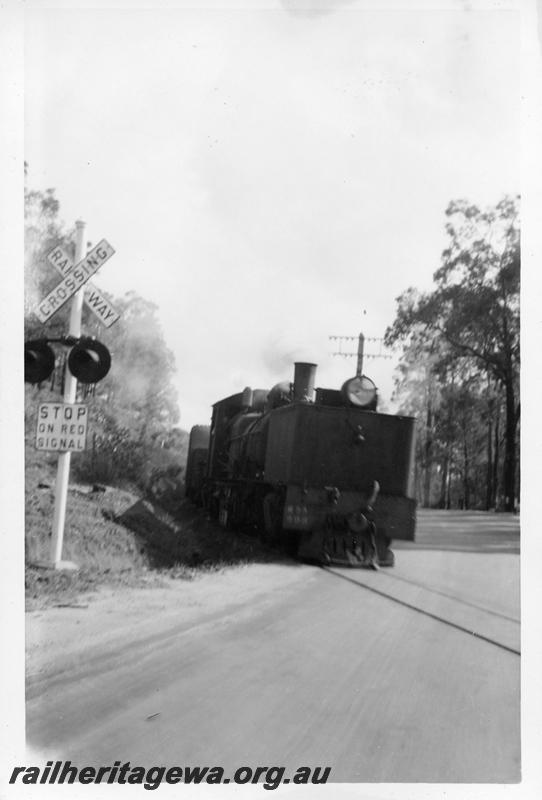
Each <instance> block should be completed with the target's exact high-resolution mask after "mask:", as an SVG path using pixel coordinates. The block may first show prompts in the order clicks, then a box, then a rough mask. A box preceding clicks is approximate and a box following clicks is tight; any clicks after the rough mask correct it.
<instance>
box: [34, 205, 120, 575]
mask: <svg viewBox="0 0 542 800" xmlns="http://www.w3.org/2000/svg"><path fill="white" fill-rule="evenodd" d="M75 228H76V232H75V263H72V261H71V259H70V258H69V256H67V255H66V254H65V253H64V251H63V250H62V248H60V247H55V248H54V250H52V251H51V253H49V255H48V260H49V262H50V263H51V264H52V265H53V266H54V267H55V268H56V269H57V270H58V271H59V272H60V273H61V274H62V276H63V280H62V281H61V282H60V283H58V284H57V285H56V286H55V287H54V289H52V290H51V291H50V292H49V294H48V295H47V297H44V298H43V300H41V301H40V302H39V303H38V304H37V306H36V308H35V309H34V312H35V314H36V316H37V317H38V319H39V320H40V322H42V323H45V322H47V321H48V320H49V319H50V318H51V317H52V316H53V315H54V314H56V312H57V311H58V310H59V309H60V308H62V307H63V306H64V305H65V303H67V302H68V300H70V299H71V301H72V303H71V311H70V324H69V330H68V336H67V337H66V339H67V341H66V343H69V342H71V341H73V342H74V343H76V345H75V347H73V349H72V351H71V353H70V357H69V358H68V367H69V369H66V371H65V378H64V402H63V403H42V404H41V405H40V407H39V412H38V428H37V432H36V447H37V449H38V450H57V451H58V453H59V456H58V467H57V476H56V486H55V510H54V516H53V530H52V534H51V549H50V561H49V562H48V563H47V564H46V565H45V566H51V567H53V568H54V569H77V568H78V567H77V565H76V564H74V563H73V562H71V561H62V543H63V539H64V523H65V521H66V503H67V498H68V479H69V473H70V460H71V452H72V450H75V451H77V450H84V449H85V440H86V432H87V417H88V408H87V406H86V405H84V404H81V403H79V404H76V402H75V400H76V397H77V378H76V377H75V374H77V375H78V376H79V379H80V380H81V381H82V382H83V383H92V382H94V381H95V380H100V377H103V376H104V375H105V374H106V373H107V370H108V369H109V365H110V363H111V359H110V356H109V352H108V350H107V348H106V347H104V346H103V345H101V344H100V343H99V342H94V340H92V339H89V337H87V338H86V339H85V338H83V339H81V316H82V309H83V300H84V299H85V298H84V291H85V288H86V284H87V283H88V281H89V278H91V277H92V275H94V274H95V273H96V272H97V271H98V270H99V269H100V267H101V266H102V265H103V264H105V262H106V261H107V260H108V259H109V258H111V256H112V255H113V254H114V252H115V251H114V249H113V248H112V247H111V245H110V244H109V242H107V241H106V240H105V239H102V240H101V242H99V243H98V244H97V245H96V247H93V248H92V250H89V252H88V253H87V254H86V255H85V254H84V251H85V247H84V242H85V223H84V222H82V221H81V220H77V222H76V223H75ZM87 305H88V306H89V308H90V309H91V310H92V311H93V312H94V314H96V316H97V317H98V318H99V319H100V321H101V322H102V323H103V324H104V325H105V327H106V328H108V327H109V326H110V325H113V324H114V323H115V322H116V321H117V320H118V319H119V316H120V315H119V313H118V312H117V311H116V310H115V308H113V306H112V305H111V303H109V301H108V300H106V299H105V298H104V297H102V296H101V295H100V293H99V292H98V290H97V289H96V287H92V289H91V291H90V294H89V295H88V297H87ZM53 341H54V340H53ZM87 341H88V342H90V345H88V346H87V349H86V351H85V349H84V347H83V348H82V349H80V352H76V351H77V348H78V347H79V348H81V347H82V344H83V342H87ZM30 344H33V345H34V352H32V351H31V352H30V357H32V356H34V359H36V358H37V357H38V356H39V355H40V354H41V356H42V358H43V342H42V340H39V341H36V342H32V343H30ZM46 349H47V347H46ZM48 349H49V350H50V348H48ZM89 353H90V357H91V358H95V359H97V363H98V364H99V369H97V367H96V364H93V369H92V370H91V371H90V372H89V370H88V368H87V369H83V366H84V364H83V365H82V364H81V363H78V361H79V362H80V361H81V358H83V359H88V357H89ZM36 354H37V355H36ZM50 357H51V359H52V362H53V364H52V366H54V354H53V352H52V351H50ZM30 360H31V359H30ZM25 361H26V347H25ZM72 362H73V363H72ZM25 370H26V366H25ZM74 373H75V374H74ZM38 377H39V376H38ZM30 382H35V381H33V380H31V381H30Z"/></svg>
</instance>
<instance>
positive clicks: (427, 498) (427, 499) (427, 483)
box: [423, 399, 433, 508]
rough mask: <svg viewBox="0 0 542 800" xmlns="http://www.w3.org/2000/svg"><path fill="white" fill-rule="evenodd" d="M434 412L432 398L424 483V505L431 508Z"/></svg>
mask: <svg viewBox="0 0 542 800" xmlns="http://www.w3.org/2000/svg"><path fill="white" fill-rule="evenodd" d="M432 425H433V413H432V408H431V400H430V399H429V401H428V403H427V416H426V428H425V452H424V456H425V458H424V464H425V474H424V485H423V505H424V507H425V508H429V506H430V504H431V465H432V460H433V430H432Z"/></svg>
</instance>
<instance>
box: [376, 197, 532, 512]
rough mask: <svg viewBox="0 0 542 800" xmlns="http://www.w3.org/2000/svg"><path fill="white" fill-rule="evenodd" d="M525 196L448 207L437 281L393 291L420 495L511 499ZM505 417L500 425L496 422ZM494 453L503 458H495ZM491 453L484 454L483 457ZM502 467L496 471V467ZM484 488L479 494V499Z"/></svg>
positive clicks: (394, 334)
mask: <svg viewBox="0 0 542 800" xmlns="http://www.w3.org/2000/svg"><path fill="white" fill-rule="evenodd" d="M518 206H519V198H510V197H505V198H504V199H503V200H501V201H500V202H499V203H498V204H497V205H496V206H495V207H494V208H490V209H487V210H481V209H479V208H478V207H477V206H474V205H470V204H468V203H467V202H466V201H464V200H461V201H455V202H452V203H450V205H449V206H448V208H447V210H446V216H447V218H448V221H447V224H446V232H447V234H448V237H449V245H448V247H447V248H446V249H445V250H444V252H443V254H442V263H441V266H440V268H439V269H438V270H437V271H436V272H435V273H434V276H433V277H434V283H435V288H434V290H433V291H432V292H427V293H420V292H418V291H417V290H416V289H414V288H409V289H408V290H407V291H405V292H404V293H403V294H402V295H401V296H400V297H399V298H398V299H397V316H396V319H395V321H394V323H393V325H392V326H391V327H390V328H388V330H387V331H386V343H387V344H388V345H391V344H394V343H396V342H397V341H402V342H403V343H404V355H403V362H402V366H401V371H400V377H399V378H398V381H397V395H398V396H399V397H402V398H403V399H405V401H406V402H407V404H410V405H413V404H414V405H417V406H418V408H417V411H418V414H419V415H420V418H421V419H422V420H423V423H422V430H421V436H420V443H419V445H418V456H419V467H420V469H421V470H422V471H423V474H424V479H423V488H422V487H421V486H419V491H420V499H421V500H422V502H423V503H424V504H425V505H429V504H431V503H432V502H434V494H435V487H434V486H433V481H434V480H435V478H436V477H440V482H441V487H440V491H439V492H438V503H439V504H441V505H442V504H444V505H446V504H449V503H450V502H451V499H450V497H451V495H450V482H451V480H452V478H453V477H454V476H455V483H456V484H457V483H459V484H460V485H461V492H460V496H459V497H458V498H457V502H458V504H463V505H465V506H467V507H468V506H469V505H471V504H472V503H473V502H475V503H477V504H479V505H485V506H486V507H490V506H493V505H495V504H496V503H497V490H498V487H499V486H500V491H501V493H502V496H503V505H504V507H505V508H506V509H507V510H512V509H513V508H514V507H515V497H516V496H517V494H518V487H517V475H516V472H517V460H518V454H517V448H518V443H517V428H518V423H519V413H520V406H519V366H520V339H519V324H520V313H519V290H520V243H519V210H518ZM502 417H503V418H504V433H503V432H502V431H501V428H500V427H499V423H500V420H501V418H502ZM495 459H497V461H495ZM484 461H485V463H484ZM499 471H500V472H501V473H502V477H500V478H499V477H498V475H497V473H498V472H499ZM482 498H483V500H482Z"/></svg>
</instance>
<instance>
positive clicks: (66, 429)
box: [36, 403, 88, 453]
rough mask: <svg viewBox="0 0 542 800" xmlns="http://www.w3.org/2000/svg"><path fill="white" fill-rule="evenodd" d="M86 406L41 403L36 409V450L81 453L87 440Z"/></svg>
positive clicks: (79, 404)
mask: <svg viewBox="0 0 542 800" xmlns="http://www.w3.org/2000/svg"><path fill="white" fill-rule="evenodd" d="M87 420H88V406H87V405H85V404H84V403H41V404H40V406H39V407H38V425H37V430H36V448H37V449H38V450H58V451H61V452H64V453H66V452H68V451H76V452H77V451H79V452H80V451H82V450H84V449H85V444H86V438H87Z"/></svg>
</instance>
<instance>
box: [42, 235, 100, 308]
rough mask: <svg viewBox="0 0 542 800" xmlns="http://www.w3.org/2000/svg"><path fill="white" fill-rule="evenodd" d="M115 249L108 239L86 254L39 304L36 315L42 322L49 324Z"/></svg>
mask: <svg viewBox="0 0 542 800" xmlns="http://www.w3.org/2000/svg"><path fill="white" fill-rule="evenodd" d="M114 252H115V251H114V249H113V248H112V247H111V245H110V244H109V242H108V241H107V240H106V239H102V240H101V242H99V243H98V244H97V245H96V247H94V248H93V249H92V250H90V252H88V253H87V254H86V256H85V257H84V258H82V259H81V261H79V262H78V263H77V264H76V265H75V266H74V267H73V269H71V270H70V271H69V272H68V273H67V275H66V277H65V278H64V280H63V281H61V282H60V283H58V284H57V285H56V286H55V288H54V289H52V290H51V291H50V292H49V294H48V295H47V297H44V299H43V300H42V301H41V302H40V303H38V305H37V307H36V309H35V313H36V315H37V317H38V319H39V320H40V322H47V320H48V319H50V317H52V316H53V314H55V313H56V312H57V311H58V310H59V309H60V308H62V306H63V305H64V304H65V303H67V302H68V300H69V299H70V297H73V295H74V294H75V293H76V292H77V291H78V289H80V288H81V287H82V286H83V285H84V284H85V283H86V282H87V281H88V280H89V278H91V277H92V276H93V275H94V273H95V272H97V271H98V270H99V269H100V267H101V266H102V265H103V264H105V262H106V261H107V260H108V259H109V258H111V256H112V255H113V254H114Z"/></svg>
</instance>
